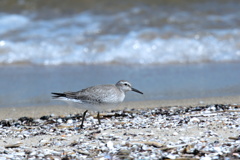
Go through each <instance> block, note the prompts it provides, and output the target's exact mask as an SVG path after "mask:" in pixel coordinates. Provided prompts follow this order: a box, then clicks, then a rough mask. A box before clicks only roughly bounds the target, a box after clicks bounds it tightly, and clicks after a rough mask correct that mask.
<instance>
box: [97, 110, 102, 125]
mask: <svg viewBox="0 0 240 160" xmlns="http://www.w3.org/2000/svg"><path fill="white" fill-rule="evenodd" d="M97 119H98V124H99V125H100V124H101V120H100V114H99V112H98V113H97Z"/></svg>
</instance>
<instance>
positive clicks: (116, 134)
mask: <svg viewBox="0 0 240 160" xmlns="http://www.w3.org/2000/svg"><path fill="white" fill-rule="evenodd" d="M213 104H231V105H229V106H236V107H234V108H237V109H236V110H232V109H229V110H227V111H225V110H221V109H220V110H218V109H217V108H216V107H217V106H219V105H213ZM237 104H240V96H235V97H214V98H201V99H184V100H164V101H163V100H162V101H139V102H124V103H122V105H121V106H120V107H119V108H117V109H118V110H121V109H125V108H135V109H136V110H135V111H137V112H136V113H133V114H131V115H135V116H134V118H131V116H130V117H121V116H120V117H119V118H114V116H113V117H112V119H111V118H104V119H102V120H103V121H102V125H101V126H98V125H97V119H95V118H93V117H95V116H88V117H87V120H86V122H85V123H84V128H83V129H79V130H78V129H76V125H79V123H80V122H79V121H76V122H74V123H73V122H72V120H73V121H75V120H74V119H70V121H71V122H69V123H68V122H67V123H66V122H63V121H62V119H61V118H57V119H55V120H54V121H52V120H50V121H49V122H50V123H49V122H48V123H46V122H47V121H46V122H44V121H43V122H41V123H42V124H38V125H34V124H30V125H28V124H27V122H24V123H22V124H20V128H19V127H18V126H16V125H14V123H16V122H14V120H13V121H12V122H11V123H13V125H11V126H10V127H9V128H8V127H3V128H2V129H1V130H0V132H1V133H2V135H1V140H0V150H2V152H1V151H0V158H1V157H2V158H3V159H4V158H13V159H14V158H20V159H21V158H23V157H30V158H32V159H34V158H39V159H62V158H68V159H85V158H90V159H115V158H119V157H121V156H124V158H125V159H138V158H141V159H145V158H149V159H158V158H163V157H165V158H169V159H171V158H180V159H181V158H183V159H184V158H185V159H188V158H195V159H200V158H204V157H205V158H207V159H212V158H215V159H216V158H217V159H219V158H222V157H230V158H240V153H239V151H238V146H239V143H240V140H239V138H240V135H239V126H238V124H239V121H240V119H239V118H238V117H239V113H240V110H239V108H240V107H239V105H237ZM207 105H212V106H214V107H212V108H211V107H208V108H207V109H206V110H205V109H203V110H202V111H200V112H198V111H197V112H192V111H190V112H189V113H180V114H173V115H171V114H167V115H166V116H164V115H163V116H162V115H158V114H156V115H155V116H154V113H155V111H156V112H158V111H161V108H162V109H166V110H168V111H169V109H170V112H169V113H171V109H173V110H177V109H178V108H185V107H188V108H189V106H193V107H198V106H207ZM225 106H227V105H225ZM147 108H149V109H147ZM159 108H160V110H159ZM81 112H82V110H81V109H79V108H74V107H70V106H46V107H21V108H1V112H0V117H1V119H2V120H3V119H7V120H8V121H9V120H10V121H11V119H17V118H19V117H24V116H26V117H33V118H35V119H36V121H41V120H37V118H39V117H41V116H45V115H52V116H53V117H58V116H67V115H69V114H75V113H81ZM102 115H103V114H102ZM63 119H64V118H63ZM58 121H59V122H58ZM185 121H186V122H185ZM52 122H53V123H52ZM1 153H2V155H1ZM39 155H41V156H40V157H39Z"/></svg>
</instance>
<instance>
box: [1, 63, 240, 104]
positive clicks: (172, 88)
mask: <svg viewBox="0 0 240 160" xmlns="http://www.w3.org/2000/svg"><path fill="white" fill-rule="evenodd" d="M239 68H240V64H239V63H217V64H189V65H161V66H158V65H157V66H156V65H154V66H147V67H146V66H122V65H121V66H119V65H110V66H109V65H72V66H69V65H62V66H47V67H46V66H24V65H22V66H1V67H0V77H1V83H0V88H1V90H0V93H1V94H0V102H1V103H0V107H16V106H39V105H40V106H41V105H42V106H43V105H56V104H59V103H58V102H56V101H53V100H52V99H51V92H64V91H78V90H81V89H83V88H86V87H89V86H92V85H98V84H115V83H116V82H117V81H119V80H121V79H125V80H129V81H130V82H131V83H132V85H133V87H134V88H136V89H138V90H140V91H142V92H143V93H144V95H143V96H142V95H140V94H136V93H135V92H129V93H127V97H126V101H144V100H166V99H167V100H171V99H172V100H174V99H185V98H202V97H215V96H236V95H240V81H239V79H240V70H239ZM61 104H62V103H61Z"/></svg>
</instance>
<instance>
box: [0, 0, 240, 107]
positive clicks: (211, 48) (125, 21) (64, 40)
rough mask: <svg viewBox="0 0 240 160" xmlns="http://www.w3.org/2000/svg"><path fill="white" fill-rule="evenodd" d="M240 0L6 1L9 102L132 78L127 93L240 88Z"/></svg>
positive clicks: (2, 92) (197, 93) (172, 95)
mask: <svg viewBox="0 0 240 160" xmlns="http://www.w3.org/2000/svg"><path fill="white" fill-rule="evenodd" d="M239 8H240V1H239V0H212V1H209V0H191V1H189V0H181V1H179V0H122V1H113V0H101V1H98V0H68V1H59V0H45V1H43V0H42V1H39V0H1V1H0V107H16V106H41V105H54V104H56V103H55V101H52V100H51V92H63V91H78V90H80V89H82V88H86V87H88V86H92V85H97V84H113V83H116V82H117V81H118V80H121V79H125V80H128V81H130V82H131V83H132V85H133V86H134V87H135V88H137V89H139V90H140V91H142V92H144V96H139V95H138V94H135V93H128V96H127V98H126V100H127V101H140V100H163V99H168V100H169V99H184V98H201V97H214V96H234V95H240V63H239V62H240V27H239V26H240V16H239V15H240V9H239Z"/></svg>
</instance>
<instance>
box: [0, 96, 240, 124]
mask: <svg viewBox="0 0 240 160" xmlns="http://www.w3.org/2000/svg"><path fill="white" fill-rule="evenodd" d="M213 104H231V105H233V104H234V105H236V104H240V96H228V97H226V96H225V97H209V98H192V99H179V100H151V101H129V102H123V103H121V104H120V105H119V106H118V108H117V109H116V108H112V110H124V109H126V108H127V109H153V108H159V107H163V108H164V107H189V106H193V107H195V106H206V105H213ZM0 110H1V112H0V120H3V119H17V118H20V117H25V116H26V117H32V118H39V117H41V116H46V115H52V116H66V115H69V114H82V113H83V112H84V110H83V109H81V108H77V107H73V106H70V105H68V104H66V105H64V104H63V105H51V106H36V107H34V106H32V107H2V108H0ZM103 112H104V111H103ZM90 113H91V112H90Z"/></svg>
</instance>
